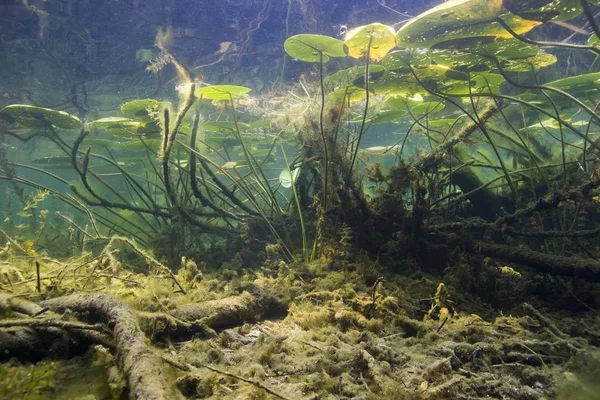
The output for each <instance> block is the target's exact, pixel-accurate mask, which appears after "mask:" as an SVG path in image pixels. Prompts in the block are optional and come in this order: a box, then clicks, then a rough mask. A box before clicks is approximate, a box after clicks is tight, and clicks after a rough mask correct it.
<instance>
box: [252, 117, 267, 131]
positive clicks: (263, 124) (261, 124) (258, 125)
mask: <svg viewBox="0 0 600 400" xmlns="http://www.w3.org/2000/svg"><path fill="white" fill-rule="evenodd" d="M250 127H251V128H254V129H262V128H269V127H271V120H270V119H259V120H256V121H253V122H252V123H251V124H250Z"/></svg>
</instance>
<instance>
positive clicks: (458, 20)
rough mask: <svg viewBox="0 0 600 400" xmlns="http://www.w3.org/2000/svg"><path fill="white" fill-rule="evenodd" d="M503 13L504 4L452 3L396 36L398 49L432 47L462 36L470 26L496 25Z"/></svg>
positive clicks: (485, 0)
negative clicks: (490, 23)
mask: <svg viewBox="0 0 600 400" xmlns="http://www.w3.org/2000/svg"><path fill="white" fill-rule="evenodd" d="M501 11H502V0H451V1H446V2H444V3H442V4H440V5H439V6H437V7H434V8H431V9H429V10H427V11H425V12H424V13H422V14H420V15H418V16H417V17H415V18H413V19H412V20H410V21H409V22H408V23H406V24H405V25H403V26H402V27H401V28H400V29H398V32H396V42H397V44H398V47H430V46H431V45H433V44H435V43H437V42H441V41H443V40H449V39H452V38H456V37H465V36H462V34H461V31H462V30H464V29H465V27H467V26H471V25H475V24H484V23H489V22H491V21H493V20H494V19H495V18H496V17H498V16H499V15H500V12H501Z"/></svg>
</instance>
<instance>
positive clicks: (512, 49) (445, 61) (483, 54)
mask: <svg viewBox="0 0 600 400" xmlns="http://www.w3.org/2000/svg"><path fill="white" fill-rule="evenodd" d="M485 38H487V39H490V38H491V37H489V36H486V37H485ZM476 39H477V40H476ZM479 39H481V38H466V39H454V40H450V41H446V42H441V43H438V44H436V45H434V46H432V48H431V50H430V51H429V55H430V56H431V59H432V60H433V61H434V62H435V63H436V64H440V65H443V66H446V67H448V68H451V69H455V70H459V71H470V72H482V71H486V70H489V69H493V68H495V67H496V62H495V61H494V59H496V58H497V59H498V60H500V61H506V60H511V61H512V60H520V59H526V58H531V57H535V56H536V55H537V54H538V52H539V48H538V47H537V46H535V45H531V44H527V43H523V42H522V41H520V40H518V39H515V38H513V39H509V40H496V39H495V38H491V39H492V40H491V41H490V42H487V41H480V40H479ZM467 42H468V43H469V46H466V45H465V44H466V43H467ZM455 46H456V47H455ZM509 65H510V67H511V68H512V67H514V68H516V67H517V66H518V65H519V64H518V63H514V64H508V63H505V66H506V67H505V68H508V66H509ZM509 70H510V71H512V69H509Z"/></svg>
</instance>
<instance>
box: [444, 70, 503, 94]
mask: <svg viewBox="0 0 600 400" xmlns="http://www.w3.org/2000/svg"><path fill="white" fill-rule="evenodd" d="M502 82H504V77H503V76H502V75H500V74H492V73H484V74H477V75H474V76H472V79H471V80H470V81H468V82H467V83H461V84H459V85H454V86H453V87H451V88H448V89H445V90H444V93H447V94H451V95H454V96H468V95H469V94H498V93H499V92H500V84H501V83H502Z"/></svg>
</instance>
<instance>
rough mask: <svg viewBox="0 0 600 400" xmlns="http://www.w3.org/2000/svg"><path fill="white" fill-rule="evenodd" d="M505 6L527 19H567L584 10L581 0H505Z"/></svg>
mask: <svg viewBox="0 0 600 400" xmlns="http://www.w3.org/2000/svg"><path fill="white" fill-rule="evenodd" d="M504 7H505V8H506V9H507V10H509V11H510V12H512V13H513V14H516V15H518V16H520V17H523V18H525V19H530V20H535V21H541V22H546V21H567V20H570V19H573V18H575V17H576V16H578V15H579V14H581V13H582V12H583V9H582V7H581V2H580V0H504Z"/></svg>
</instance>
